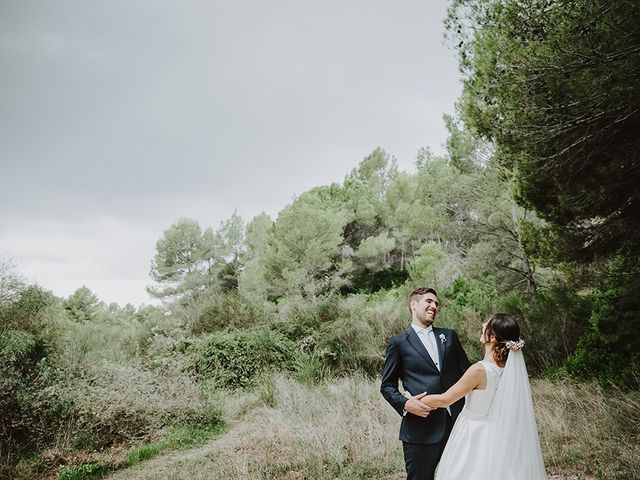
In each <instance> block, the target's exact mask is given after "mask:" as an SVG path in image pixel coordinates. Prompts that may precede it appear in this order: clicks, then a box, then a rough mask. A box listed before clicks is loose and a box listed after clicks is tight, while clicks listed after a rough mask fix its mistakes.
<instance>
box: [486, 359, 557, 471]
mask: <svg viewBox="0 0 640 480" xmlns="http://www.w3.org/2000/svg"><path fill="white" fill-rule="evenodd" d="M488 421H489V422H490V423H491V428H490V429H489V431H491V432H492V436H494V435H495V436H494V438H492V439H489V441H490V442H491V444H492V447H491V448H490V449H489V451H490V453H489V455H488V458H487V466H488V468H489V471H490V473H491V478H499V479H501V480H509V479H513V480H515V479H517V480H541V479H544V478H546V474H545V469H544V463H543V460H542V452H541V450H540V441H539V439H538V430H537V427H536V420H535V417H534V413H533V403H532V401H531V388H530V386H529V377H528V375H527V367H526V365H525V363H524V356H523V355H522V351H521V350H519V349H518V350H516V349H512V350H510V351H509V356H508V358H507V362H506V365H505V367H504V370H503V372H502V378H501V380H500V383H499V386H498V390H497V391H496V393H495V397H494V399H493V405H492V406H491V410H490V411H489V418H488Z"/></svg>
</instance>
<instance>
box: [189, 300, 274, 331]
mask: <svg viewBox="0 0 640 480" xmlns="http://www.w3.org/2000/svg"><path fill="white" fill-rule="evenodd" d="M267 317H268V312H267V311H265V310H264V308H262V305H261V304H259V303H256V302H253V301H250V300H247V299H245V298H244V297H242V296H241V295H240V294H239V293H238V292H237V291H232V292H229V293H226V294H223V295H215V296H212V297H211V299H210V301H208V302H207V304H205V306H204V307H202V312H201V313H200V314H199V315H198V316H197V317H196V318H195V319H194V320H193V321H192V323H191V331H192V332H193V333H194V334H196V335H198V334H201V333H208V332H215V331H219V330H224V329H225V328H249V327H252V326H255V325H256V324H260V323H265V322H266V321H267Z"/></svg>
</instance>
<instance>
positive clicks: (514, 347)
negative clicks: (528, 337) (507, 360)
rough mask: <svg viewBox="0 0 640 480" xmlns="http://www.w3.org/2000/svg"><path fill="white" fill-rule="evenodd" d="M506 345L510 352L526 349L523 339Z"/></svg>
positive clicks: (508, 342) (510, 341) (511, 341)
mask: <svg viewBox="0 0 640 480" xmlns="http://www.w3.org/2000/svg"><path fill="white" fill-rule="evenodd" d="M504 344H505V345H506V347H507V348H508V349H509V350H522V347H524V340H523V339H520V340H518V341H515V340H508V341H506V342H504Z"/></svg>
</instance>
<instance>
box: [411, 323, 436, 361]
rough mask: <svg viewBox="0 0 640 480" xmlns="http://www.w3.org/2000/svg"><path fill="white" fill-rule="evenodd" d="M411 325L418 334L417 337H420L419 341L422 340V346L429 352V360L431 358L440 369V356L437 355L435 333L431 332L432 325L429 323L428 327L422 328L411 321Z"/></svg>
mask: <svg viewBox="0 0 640 480" xmlns="http://www.w3.org/2000/svg"><path fill="white" fill-rule="evenodd" d="M411 326H412V327H413V329H414V330H415V332H416V333H417V334H418V338H420V341H421V342H422V345H424V348H426V349H427V352H429V356H430V357H431V360H433V363H435V364H436V367H438V370H440V356H439V355H438V347H437V344H436V334H435V333H433V327H432V326H431V325H429V326H428V327H426V328H424V327H421V326H418V325H416V324H415V323H412V324H411Z"/></svg>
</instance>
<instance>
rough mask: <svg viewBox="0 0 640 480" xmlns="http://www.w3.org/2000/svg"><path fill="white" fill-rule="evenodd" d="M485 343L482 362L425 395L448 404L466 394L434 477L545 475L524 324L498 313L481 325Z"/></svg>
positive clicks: (438, 404) (513, 479)
mask: <svg viewBox="0 0 640 480" xmlns="http://www.w3.org/2000/svg"><path fill="white" fill-rule="evenodd" d="M480 342H481V343H482V344H483V345H484V352H485V354H484V359H483V360H482V361H480V362H478V363H476V364H475V365H472V366H471V367H470V368H469V369H468V370H467V372H466V373H465V374H464V375H463V376H462V378H461V379H460V380H459V381H458V382H457V383H456V384H455V385H453V386H452V387H451V388H450V389H449V390H447V391H446V392H445V393H442V394H438V395H426V396H424V397H423V398H422V399H421V401H422V402H423V403H425V404H426V405H429V406H430V407H434V408H445V407H448V406H449V405H451V404H452V403H454V402H456V401H457V400H459V399H460V398H462V397H463V396H465V395H466V398H465V406H464V409H463V410H462V413H461V414H460V416H459V417H458V420H457V421H456V423H455V425H454V427H453V431H452V432H451V436H450V437H449V441H448V442H447V446H446V447H445V449H444V453H443V454H442V458H441V460H440V464H439V465H438V470H437V471H436V477H435V478H436V480H457V479H460V480H474V479H477V480H487V479H500V480H541V479H545V478H546V475H545V469H544V463H543V461H542V453H541V451H540V442H539V440H538V431H537V428H536V423H535V418H534V414H533V404H532V402H531V390H530V388H529V379H528V377H527V367H526V366H525V363H524V358H523V355H522V351H521V349H522V347H523V346H524V341H523V340H520V327H519V326H518V324H517V323H516V321H515V320H513V318H511V317H510V316H508V315H505V314H496V315H494V316H492V317H491V318H490V319H489V321H487V322H486V323H484V324H483V325H482V335H481V337H480Z"/></svg>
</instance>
